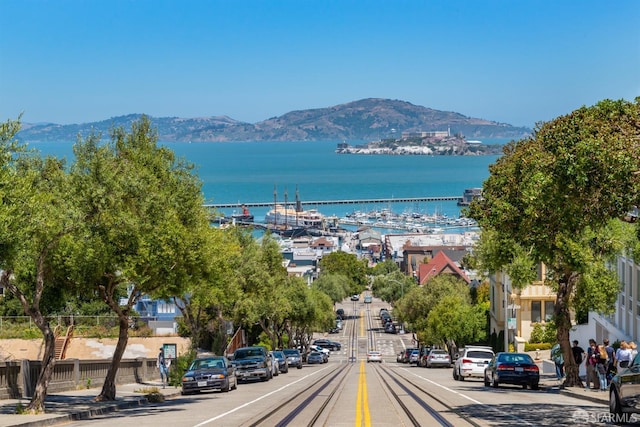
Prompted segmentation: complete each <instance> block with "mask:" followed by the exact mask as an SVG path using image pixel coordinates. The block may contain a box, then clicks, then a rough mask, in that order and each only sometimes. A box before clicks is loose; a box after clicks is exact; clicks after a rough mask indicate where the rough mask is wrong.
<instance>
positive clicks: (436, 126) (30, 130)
mask: <svg viewBox="0 0 640 427" xmlns="http://www.w3.org/2000/svg"><path fill="white" fill-rule="evenodd" d="M140 117H141V114H129V115H126V116H119V117H112V118H110V119H107V120H103V121H100V122H93V123H83V124H72V125H58V124H52V123H45V124H42V123H39V124H24V125H23V130H22V131H21V132H20V133H19V134H18V137H19V138H20V139H22V140H23V141H26V142H29V141H75V140H76V137H77V136H78V134H80V135H82V136H83V137H85V136H87V135H88V134H90V133H91V132H92V131H93V132H96V133H98V132H99V133H102V135H103V137H108V135H109V130H110V129H112V128H113V127H120V126H122V127H124V128H125V129H129V128H130V126H131V123H132V122H133V121H135V120H138V119H139V118H140ZM150 118H151V121H152V124H153V126H154V127H155V128H157V129H158V136H159V139H160V141H164V142H188V141H192V142H216V141H217V142H220V141H326V140H346V141H352V140H362V141H366V140H378V139H383V138H389V137H393V136H394V135H396V134H397V136H399V134H400V133H401V132H419V131H437V130H447V129H450V131H451V133H452V134H458V133H460V134H462V135H464V136H465V137H466V138H468V139H475V138H514V139H519V138H521V137H524V136H526V135H529V134H530V133H531V129H528V128H524V127H515V126H511V125H509V124H506V123H498V122H494V121H490V120H484V119H477V118H472V117H466V116H463V115H462V114H459V113H454V112H449V111H439V110H434V109H431V108H426V107H421V106H419V105H413V104H411V103H409V102H405V101H398V100H391V99H380V98H368V99H361V100H359V101H354V102H349V103H346V104H341V105H336V106H333V107H327V108H316V109H310V110H300V111H291V112H289V113H286V114H284V115H282V116H280V117H273V118H270V119H267V120H264V121H261V122H258V123H255V124H252V123H247V122H240V121H238V120H234V119H232V118H230V117H227V116H215V117H197V118H178V117H150Z"/></svg>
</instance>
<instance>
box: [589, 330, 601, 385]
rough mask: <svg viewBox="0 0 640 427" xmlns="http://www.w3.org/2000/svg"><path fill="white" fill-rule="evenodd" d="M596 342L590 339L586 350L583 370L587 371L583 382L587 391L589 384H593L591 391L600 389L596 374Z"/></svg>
mask: <svg viewBox="0 0 640 427" xmlns="http://www.w3.org/2000/svg"><path fill="white" fill-rule="evenodd" d="M596 348H597V345H596V340H594V339H593V338H591V339H590V340H589V348H588V349H587V358H586V361H585V368H586V369H587V376H586V381H585V389H587V390H588V389H589V384H593V389H594V390H598V389H599V388H600V380H599V378H598V374H597V373H596V355H595V353H596Z"/></svg>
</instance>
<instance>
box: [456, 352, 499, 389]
mask: <svg viewBox="0 0 640 427" xmlns="http://www.w3.org/2000/svg"><path fill="white" fill-rule="evenodd" d="M493 356H494V354H493V350H492V349H491V347H483V346H467V347H465V348H463V349H462V350H460V351H459V352H458V359H457V360H456V363H455V365H454V366H453V379H454V380H456V381H463V380H464V379H465V378H466V377H477V378H484V368H486V367H487V365H488V364H489V362H491V359H493Z"/></svg>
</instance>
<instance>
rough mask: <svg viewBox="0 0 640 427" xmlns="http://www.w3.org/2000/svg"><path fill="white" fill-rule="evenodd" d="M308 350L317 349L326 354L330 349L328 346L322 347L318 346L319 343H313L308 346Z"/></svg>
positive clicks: (329, 352)
mask: <svg viewBox="0 0 640 427" xmlns="http://www.w3.org/2000/svg"><path fill="white" fill-rule="evenodd" d="M309 351H318V352H320V353H324V354H326V355H327V356H329V355H330V354H331V350H329V349H328V348H323V347H320V346H319V345H313V344H312V345H310V346H309Z"/></svg>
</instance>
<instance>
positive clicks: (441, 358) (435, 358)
mask: <svg viewBox="0 0 640 427" xmlns="http://www.w3.org/2000/svg"><path fill="white" fill-rule="evenodd" d="M424 366H425V367H427V368H434V367H436V366H442V367H445V368H450V367H451V356H449V353H447V352H446V351H444V350H441V349H439V348H434V349H431V350H430V351H429V353H427V355H426V357H425V364H424Z"/></svg>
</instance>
